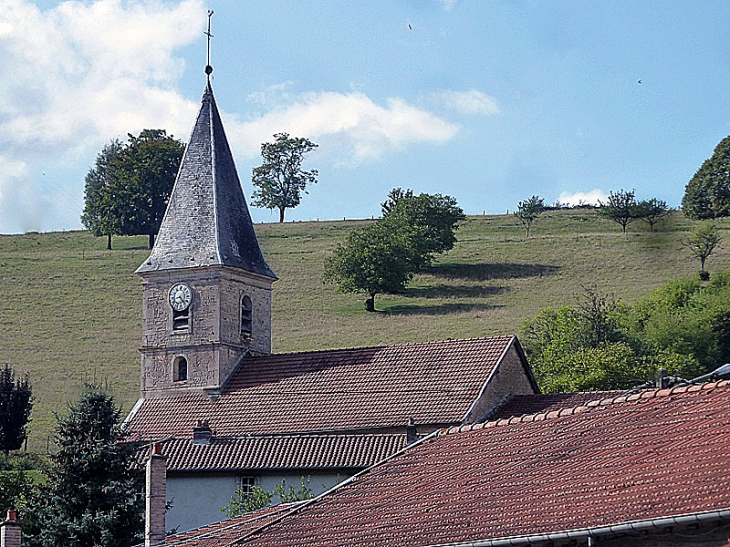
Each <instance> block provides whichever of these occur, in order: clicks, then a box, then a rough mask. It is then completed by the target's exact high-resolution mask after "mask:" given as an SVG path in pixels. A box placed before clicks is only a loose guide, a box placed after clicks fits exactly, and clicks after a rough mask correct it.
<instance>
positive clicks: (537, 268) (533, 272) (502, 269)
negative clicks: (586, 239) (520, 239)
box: [428, 263, 560, 281]
mask: <svg viewBox="0 0 730 547" xmlns="http://www.w3.org/2000/svg"><path fill="white" fill-rule="evenodd" d="M559 270H560V267H559V266H553V265H552V264H514V263H512V264H510V263H507V264H505V263H500V264H458V263H457V264H439V265H437V266H433V267H432V268H430V269H429V270H428V273H430V274H431V275H433V276H435V277H445V278H461V279H470V280H473V281H486V280H488V279H516V278H523V277H543V276H548V275H554V274H555V273H557V272H558V271H559Z"/></svg>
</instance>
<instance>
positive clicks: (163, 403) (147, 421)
mask: <svg viewBox="0 0 730 547" xmlns="http://www.w3.org/2000/svg"><path fill="white" fill-rule="evenodd" d="M514 343H517V342H516V339H515V338H514V337H509V336H504V337H495V338H484V339H471V340H451V341H444V342H430V343H421V344H402V345H393V346H380V347H370V348H360V349H345V350H331V351H319V352H307V353H293V354H282V355H269V356H261V357H250V358H247V359H246V360H245V361H244V362H243V363H242V365H241V366H240V367H239V369H238V370H237V371H236V372H235V373H234V374H233V375H232V377H231V379H230V380H229V382H228V383H227V384H226V385H225V386H224V388H223V390H222V393H221V394H220V396H219V397H218V398H216V399H214V400H211V399H209V398H208V397H207V396H206V395H205V394H204V393H202V392H200V391H178V392H174V393H166V394H164V395H159V396H149V397H148V398H147V399H146V400H145V401H144V403H143V404H142V405H141V407H140V408H139V410H138V411H137V412H136V414H134V415H133V416H132V419H131V420H130V422H129V430H130V432H131V433H132V438H137V439H164V438H167V437H175V438H184V437H189V436H191V434H192V428H193V426H194V425H195V423H196V422H197V421H198V420H207V421H208V422H209V424H210V427H211V428H212V429H213V430H214V434H215V435H217V436H223V437H230V436H241V435H245V434H272V433H302V432H321V431H340V432H344V431H348V430H367V429H377V428H388V427H403V428H405V425H406V423H407V422H408V420H409V419H411V418H412V419H413V420H414V421H415V423H416V424H417V425H421V424H431V425H451V424H458V423H461V421H462V419H463V418H464V416H465V414H466V413H467V411H468V410H469V408H470V406H471V404H472V403H473V402H474V401H475V399H476V398H477V397H478V396H479V393H480V391H481V389H482V387H483V386H484V384H485V382H486V381H487V379H488V378H489V376H490V374H491V373H492V372H493V371H494V369H495V367H496V366H497V364H498V363H499V360H500V358H501V357H502V355H503V354H504V352H505V351H506V350H507V349H508V348H509V347H510V345H512V344H514Z"/></svg>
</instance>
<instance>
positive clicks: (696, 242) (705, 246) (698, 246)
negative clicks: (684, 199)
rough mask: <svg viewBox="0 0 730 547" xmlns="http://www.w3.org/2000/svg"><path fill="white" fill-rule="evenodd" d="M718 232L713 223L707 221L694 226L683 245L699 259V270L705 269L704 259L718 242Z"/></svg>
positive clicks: (719, 238)
mask: <svg viewBox="0 0 730 547" xmlns="http://www.w3.org/2000/svg"><path fill="white" fill-rule="evenodd" d="M721 239H722V238H721V237H720V232H719V231H718V229H717V226H716V225H715V224H712V223H711V222H707V223H704V224H700V225H698V226H695V228H694V229H693V230H692V231H691V232H690V234H689V236H688V237H687V240H686V241H685V245H686V246H687V248H688V249H689V250H690V252H691V253H692V256H694V257H695V258H698V259H699V260H700V271H701V272H704V271H705V261H706V260H707V258H708V257H709V256H710V255H711V254H712V251H714V250H715V247H717V245H718V244H719V243H720V240H721Z"/></svg>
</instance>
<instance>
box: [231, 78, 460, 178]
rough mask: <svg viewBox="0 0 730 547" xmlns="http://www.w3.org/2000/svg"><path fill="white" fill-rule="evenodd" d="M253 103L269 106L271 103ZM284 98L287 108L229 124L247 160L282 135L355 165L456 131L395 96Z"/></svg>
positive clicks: (444, 138)
mask: <svg viewBox="0 0 730 547" xmlns="http://www.w3.org/2000/svg"><path fill="white" fill-rule="evenodd" d="M279 91H280V90H275V92H279ZM255 99H256V101H258V102H262V101H263V104H267V105H268V104H269V103H268V101H269V99H264V98H263V97H259V96H257V97H255ZM282 100H285V104H283V105H280V106H278V107H275V108H273V109H272V110H270V111H269V112H267V113H265V114H263V115H261V116H260V117H259V118H257V119H253V120H250V121H246V122H242V123H231V122H227V129H226V131H227V133H229V135H231V136H232V137H233V138H231V139H230V140H231V141H232V142H234V143H236V145H238V146H240V147H241V150H240V152H242V153H243V154H244V155H245V156H247V157H253V156H256V155H257V154H258V152H259V149H260V146H261V143H262V142H266V141H270V140H271V138H272V135H273V134H274V133H280V132H286V133H289V134H291V135H296V136H306V137H308V138H310V139H312V140H314V141H315V142H318V143H319V144H320V145H321V147H320V153H325V154H330V155H331V156H332V158H331V159H332V161H333V162H335V163H340V164H347V165H355V164H360V163H363V162H365V161H370V160H374V159H377V158H379V157H381V156H382V155H383V154H385V153H386V152H387V151H389V150H392V149H393V148H399V147H402V146H405V145H408V144H413V143H436V144H438V143H442V142H445V141H448V140H449V139H451V138H453V137H454V135H456V133H457V132H458V130H459V127H458V125H455V124H452V123H449V122H447V121H446V120H443V119H441V118H439V117H438V116H435V115H434V114H431V113H429V112H427V111H425V110H422V109H419V108H416V107H414V106H412V105H409V104H408V103H406V102H405V101H404V100H403V99H398V98H391V99H388V100H387V101H386V104H385V105H384V106H383V105H379V104H377V103H375V102H374V101H373V100H372V99H370V98H369V97H367V96H366V95H364V94H363V93H358V92H353V93H336V92H317V93H305V94H302V95H300V96H298V97H292V96H291V95H282Z"/></svg>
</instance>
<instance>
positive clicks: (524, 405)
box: [487, 391, 626, 420]
mask: <svg viewBox="0 0 730 547" xmlns="http://www.w3.org/2000/svg"><path fill="white" fill-rule="evenodd" d="M625 393H626V392H625V391H581V392H577V393H541V394H537V395H513V396H512V397H511V398H510V399H509V400H508V401H506V402H505V403H504V404H503V405H502V406H500V407H499V408H497V409H495V411H494V412H492V413H491V414H490V415H489V416H488V417H487V418H488V419H489V420H501V419H503V418H512V417H514V416H523V415H525V414H538V413H540V412H551V411H553V410H560V409H561V408H571V407H576V406H585V405H586V404H587V403H589V402H590V401H596V400H598V401H601V400H603V399H611V398H614V397H618V396H620V395H623V394H625Z"/></svg>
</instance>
